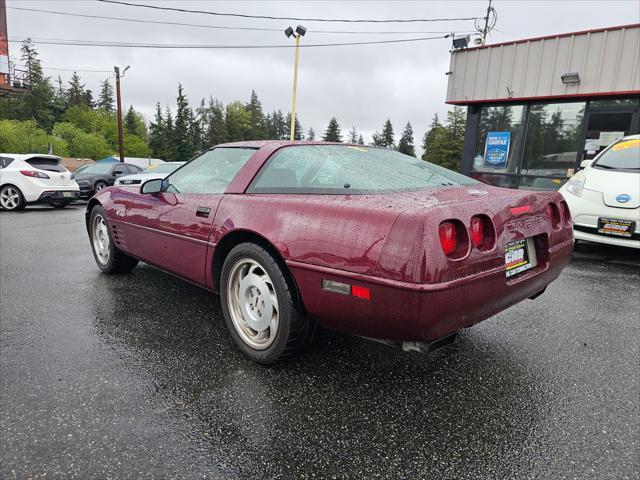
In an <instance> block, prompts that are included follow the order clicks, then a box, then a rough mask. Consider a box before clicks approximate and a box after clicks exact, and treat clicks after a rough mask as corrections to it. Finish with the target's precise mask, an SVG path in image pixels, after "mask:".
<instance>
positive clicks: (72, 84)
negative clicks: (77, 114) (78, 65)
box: [67, 72, 87, 107]
mask: <svg viewBox="0 0 640 480" xmlns="http://www.w3.org/2000/svg"><path fill="white" fill-rule="evenodd" d="M84 87H85V85H84V83H82V80H81V79H80V76H79V75H78V73H77V72H73V75H72V76H71V80H69V88H67V104H68V105H69V106H70V107H73V106H80V105H86V100H87V97H86V93H85V89H84Z"/></svg>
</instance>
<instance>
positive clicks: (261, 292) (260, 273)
mask: <svg viewBox="0 0 640 480" xmlns="http://www.w3.org/2000/svg"><path fill="white" fill-rule="evenodd" d="M227 305H228V306H229V313H230V316H231V320H232V322H233V326H234V328H235V330H236V331H237V332H238V335H240V338H242V340H243V341H244V342H245V343H246V344H247V345H249V346H250V347H252V348H255V349H256V350H263V349H265V348H267V347H269V346H270V345H271V344H272V343H273V341H274V340H275V338H276V335H277V333H278V326H279V323H280V316H279V306H278V296H277V294H276V290H275V288H274V286H273V282H272V280H271V277H269V274H268V273H267V271H266V270H265V269H264V267H263V266H262V265H260V264H259V263H258V262H256V261H255V260H252V259H250V258H243V259H241V260H239V261H237V262H236V264H235V265H234V266H233V268H232V269H231V274H230V275H229V283H228V289H227Z"/></svg>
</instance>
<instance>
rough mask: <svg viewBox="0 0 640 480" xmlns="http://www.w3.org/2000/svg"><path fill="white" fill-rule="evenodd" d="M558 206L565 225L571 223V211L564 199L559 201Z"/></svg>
mask: <svg viewBox="0 0 640 480" xmlns="http://www.w3.org/2000/svg"><path fill="white" fill-rule="evenodd" d="M560 208H561V209H562V218H563V219H564V222H565V223H566V224H567V225H571V211H570V210H569V205H567V202H565V201H564V200H563V201H561V202H560Z"/></svg>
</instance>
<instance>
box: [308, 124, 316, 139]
mask: <svg viewBox="0 0 640 480" xmlns="http://www.w3.org/2000/svg"><path fill="white" fill-rule="evenodd" d="M315 139H316V131H315V130H314V129H313V127H309V131H308V132H307V140H311V141H313V140H315Z"/></svg>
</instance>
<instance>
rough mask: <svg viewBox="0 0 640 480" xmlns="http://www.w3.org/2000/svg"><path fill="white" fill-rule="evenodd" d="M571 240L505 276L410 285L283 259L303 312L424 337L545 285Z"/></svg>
mask: <svg viewBox="0 0 640 480" xmlns="http://www.w3.org/2000/svg"><path fill="white" fill-rule="evenodd" d="M572 251H573V241H568V242H565V243H563V244H561V245H559V246H557V247H554V248H553V249H552V250H551V251H550V252H549V254H550V255H549V259H548V261H547V262H545V263H544V264H541V265H539V266H538V267H536V268H534V269H532V270H530V271H528V272H525V273H523V274H520V275H518V276H516V277H513V278H510V279H507V278H506V276H505V272H504V267H499V268H495V269H492V270H489V271H485V272H482V273H479V274H476V275H472V276H468V277H464V278H461V279H457V280H453V281H450V282H444V283H438V284H413V283H405V282H397V281H392V280H387V279H382V278H375V277H369V276H365V275H359V274H351V273H348V272H343V271H340V270H334V269H330V268H326V267H319V266H315V265H309V264H304V263H300V262H287V263H288V265H289V267H290V269H291V271H292V272H293V275H294V277H295V279H296V282H297V284H298V287H299V289H300V293H301V296H302V300H303V303H304V305H305V308H306V310H307V312H308V313H309V314H310V315H311V316H312V317H313V318H315V319H317V320H318V321H319V323H320V324H321V325H322V326H324V327H326V328H330V329H332V330H339V331H344V332H348V333H352V334H356V335H363V336H366V337H372V338H383V339H389V340H398V341H421V342H428V341H432V340H434V339H437V338H440V337H443V336H445V335H448V334H450V333H452V332H455V331H457V330H460V329H461V328H464V327H469V326H471V325H474V324H476V323H478V322H481V321H482V320H485V319H487V318H489V317H491V316H493V315H495V314H497V313H498V312H501V311H503V310H505V309H507V308H509V307H511V306H513V305H515V304H516V303H519V302H521V301H522V300H525V299H527V298H529V297H532V296H534V295H535V294H537V293H539V292H541V291H542V290H544V288H545V287H546V286H547V285H548V284H549V283H551V282H552V281H553V280H555V279H556V278H557V277H558V275H559V274H560V272H561V271H562V270H563V269H564V267H565V266H566V265H567V264H568V263H569V261H570V259H571V253H572ZM323 279H328V280H335V281H338V282H344V283H349V284H355V285H361V286H364V287H368V288H369V290H370V292H371V301H366V300H361V299H358V298H355V297H352V296H346V295H340V294H337V293H332V292H328V291H325V290H322V288H321V285H322V280H323Z"/></svg>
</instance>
